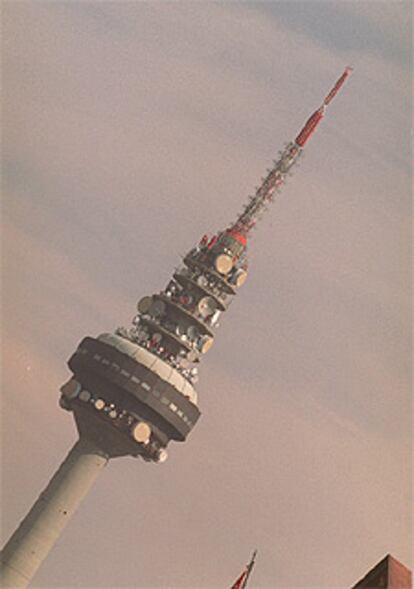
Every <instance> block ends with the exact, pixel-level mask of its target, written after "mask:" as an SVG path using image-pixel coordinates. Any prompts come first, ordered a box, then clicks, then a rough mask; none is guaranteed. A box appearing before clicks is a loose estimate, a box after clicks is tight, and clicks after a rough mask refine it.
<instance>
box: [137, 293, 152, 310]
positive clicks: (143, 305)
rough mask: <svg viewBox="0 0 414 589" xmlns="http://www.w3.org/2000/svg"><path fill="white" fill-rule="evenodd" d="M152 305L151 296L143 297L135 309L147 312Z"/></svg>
mask: <svg viewBox="0 0 414 589" xmlns="http://www.w3.org/2000/svg"><path fill="white" fill-rule="evenodd" d="M151 305H152V297H143V298H142V299H141V300H140V301H139V302H138V304H137V309H138V311H139V312H140V313H144V314H145V313H148V311H149V310H150V307H151Z"/></svg>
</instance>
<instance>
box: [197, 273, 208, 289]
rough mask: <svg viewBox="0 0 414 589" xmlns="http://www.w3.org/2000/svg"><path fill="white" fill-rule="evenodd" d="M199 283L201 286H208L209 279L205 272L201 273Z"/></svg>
mask: <svg viewBox="0 0 414 589" xmlns="http://www.w3.org/2000/svg"><path fill="white" fill-rule="evenodd" d="M197 284H198V285H199V286H201V287H206V286H207V285H208V280H207V278H206V277H205V276H204V275H203V274H200V276H199V277H198V278H197Z"/></svg>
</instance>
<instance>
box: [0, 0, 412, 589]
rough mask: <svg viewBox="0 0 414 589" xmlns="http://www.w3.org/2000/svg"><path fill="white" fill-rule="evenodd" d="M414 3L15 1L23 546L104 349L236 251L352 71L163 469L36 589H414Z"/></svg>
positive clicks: (98, 488)
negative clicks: (72, 386)
mask: <svg viewBox="0 0 414 589" xmlns="http://www.w3.org/2000/svg"><path fill="white" fill-rule="evenodd" d="M411 12H412V8H411V3H409V2H392V1H388V2H380V1H376V2H368V1H359V2H350V1H347V2H336V1H333V0H332V1H330V2H317V1H315V2H313V1H310V0H309V1H306V2H300V1H295V2H266V3H262V2H239V3H232V2H201V3H195V2H185V1H179V2H166V1H165V2H160V1H157V2H156V1H153V2H132V1H130V2H116V3H115V2H97V1H96V2H87V1H84V2H38V3H35V2H3V3H2V13H3V14H2V16H3V19H2V20H3V25H2V28H3V31H2V32H3V34H2V44H3V47H2V56H3V59H2V82H3V84H2V103H3V112H2V131H3V141H2V156H3V157H2V160H3V166H2V167H3V191H2V192H3V203H2V229H3V230H2V334H3V336H2V352H3V359H2V390H3V395H2V397H3V401H2V424H1V425H2V457H1V466H2V469H1V470H2V487H1V490H2V494H1V505H2V513H3V515H2V521H1V536H2V541H3V542H4V541H6V540H7V538H8V537H9V536H10V534H11V533H12V532H13V530H14V529H15V527H16V525H17V523H18V522H19V521H20V520H21V519H22V518H23V517H24V515H25V514H26V513H27V511H28V509H29V508H30V506H31V505H32V503H33V501H34V500H35V499H36V498H37V496H38V494H39V493H40V492H41V490H42V489H43V488H44V487H45V485H46V483H47V481H48V480H49V478H50V477H51V475H52V474H53V472H54V471H55V469H56V468H57V466H58V465H59V464H60V462H61V461H62V460H63V458H64V456H65V455H66V453H67V452H68V451H69V449H70V447H71V446H72V444H73V443H74V441H75V439H76V431H75V425H74V422H73V419H72V417H71V415H70V414H68V413H66V412H64V411H62V410H61V409H60V408H59V407H58V397H59V387H60V386H61V384H62V383H63V382H65V381H66V380H67V379H68V377H69V370H68V368H67V366H66V364H65V363H66V361H67V359H68V358H69V357H70V355H71V354H72V353H73V351H74V350H75V348H76V346H77V344H78V342H79V341H80V340H81V339H82V338H83V337H84V336H85V335H92V336H97V335H98V334H99V333H102V332H106V331H111V330H113V329H115V328H116V327H117V326H119V325H129V323H130V321H131V318H132V317H133V316H134V309H135V305H136V301H137V300H139V299H140V298H141V297H142V296H144V295H147V294H151V293H153V292H156V291H158V290H160V289H162V288H163V287H164V286H165V285H166V283H167V282H168V280H169V277H170V275H171V273H172V271H173V269H174V268H175V266H176V265H177V264H178V263H179V261H180V256H183V255H184V254H185V252H186V251H188V250H189V249H191V247H193V245H194V244H195V243H196V242H197V241H198V240H199V239H200V237H201V236H202V235H203V234H204V233H205V232H210V233H213V232H215V231H216V230H219V229H223V228H224V227H225V226H226V225H227V224H228V223H229V221H231V220H232V219H234V218H235V216H236V214H237V213H238V212H239V211H240V210H241V207H242V204H243V203H244V202H245V201H246V199H247V197H248V195H249V194H251V193H252V192H253V191H254V188H255V186H257V185H258V184H259V183H260V178H261V177H263V175H264V173H265V171H266V168H268V167H269V166H270V165H271V162H272V160H273V159H274V158H275V157H276V156H277V153H278V150H279V149H281V148H282V147H283V146H284V144H285V143H286V142H287V141H289V140H290V139H292V138H293V137H295V135H296V133H297V132H298V131H299V129H300V128H301V126H302V124H303V123H304V121H305V120H306V119H307V117H308V116H309V115H310V114H311V113H312V112H313V111H314V110H315V109H316V108H317V107H318V106H319V104H320V103H321V100H322V98H323V96H324V95H325V94H326V92H327V91H328V89H329V88H330V87H331V85H332V84H333V83H334V82H335V80H336V79H337V78H338V77H339V75H340V74H341V73H342V71H343V68H344V67H345V66H346V65H348V64H350V65H352V66H353V67H354V73H353V75H352V76H351V78H350V79H349V80H348V81H347V83H346V86H345V87H344V88H343V90H342V92H341V93H340V95H338V97H337V98H336V99H335V101H334V102H333V103H332V104H331V106H330V107H329V110H328V112H327V115H326V118H325V119H324V121H323V122H322V124H321V126H320V128H319V129H318V132H317V133H316V134H315V136H314V137H313V138H312V139H311V141H309V144H308V145H307V148H306V152H305V153H304V156H303V158H301V162H300V165H299V167H298V169H296V170H295V172H294V174H293V177H292V178H289V180H288V182H287V184H286V186H285V187H284V189H283V192H282V194H281V195H280V197H278V199H277V200H276V202H275V204H274V205H272V207H271V209H270V210H269V212H268V214H267V216H266V218H265V219H264V220H263V222H262V223H261V225H260V227H259V228H258V230H257V231H256V232H255V233H254V237H253V239H252V241H251V244H250V246H249V256H250V269H249V277H248V280H247V281H246V283H245V285H244V286H243V288H242V289H241V290H240V294H239V295H238V297H237V299H236V300H235V301H234V303H233V304H232V306H231V309H230V310H229V312H228V313H226V316H225V317H223V320H222V321H221V324H222V325H221V327H220V328H219V331H218V333H217V338H216V342H215V345H214V346H213V348H212V350H211V351H210V352H209V353H208V355H207V357H206V358H205V360H204V362H203V364H202V366H201V369H200V382H199V384H198V385H197V389H198V393H199V402H200V408H201V411H202V417H201V419H200V421H199V423H198V424H197V426H196V427H195V428H194V430H193V432H192V433H191V434H190V436H189V438H188V440H187V442H186V443H185V444H179V443H176V444H171V445H170V447H169V455H170V456H169V459H168V461H167V462H166V463H164V464H163V465H152V464H146V463H144V462H142V461H139V460H136V459H132V458H123V459H117V460H113V461H111V462H110V463H109V465H108V467H107V468H106V469H105V470H104V472H103V473H102V474H101V475H100V477H99V479H98V480H97V482H96V484H95V487H94V488H93V489H92V491H91V492H90V494H89V495H88V496H87V498H86V499H85V500H84V502H83V504H82V505H81V507H80V508H79V510H78V512H77V513H76V514H75V515H74V517H73V519H72V520H71V521H70V522H69V524H68V526H67V528H66V529H65V531H64V533H63V535H62V537H61V538H60V539H59V541H58V543H57V544H56V546H55V547H54V549H53V550H52V551H51V553H50V555H49V557H48V559H47V560H46V561H45V563H44V564H43V566H42V567H41V569H40V570H39V572H38V574H37V575H36V577H35V579H34V582H33V587H36V588H38V589H40V588H43V589H46V588H50V589H51V588H68V589H69V588H114V587H131V588H132V587H135V588H138V587H139V588H170V589H180V588H193V589H195V588H205V589H207V588H209V589H219V588H229V587H230V586H231V584H232V582H233V581H234V580H235V579H236V577H237V576H238V575H239V574H240V572H241V570H242V568H243V566H244V564H245V563H246V562H247V561H248V559H249V557H250V554H251V552H252V551H253V549H254V548H257V549H258V557H257V565H256V567H255V569H254V572H253V574H252V577H251V582H250V583H249V586H250V587H251V588H252V589H255V588H256V589H259V588H260V589H264V588H267V589H282V588H286V589H287V588H289V589H294V588H299V587H301V588H311V587H312V588H318V589H325V588H326V589H328V588H345V587H350V586H351V585H352V584H353V583H355V582H356V581H357V580H358V579H359V578H360V577H361V576H363V575H364V574H365V573H366V572H367V570H368V569H369V568H371V567H372V566H373V565H374V564H375V563H376V562H377V561H379V560H380V559H381V558H382V557H383V556H384V555H385V554H387V553H392V554H393V555H394V556H395V557H396V558H398V559H399V560H401V561H402V562H403V563H404V564H406V565H407V566H409V567H410V568H412V567H413V564H414V563H413V560H412V558H411V554H412V540H413V538H412V523H413V522H412V510H411V506H412V501H413V496H412V466H411V465H412V400H411V376H412V374H411V371H412V366H411V315H412V313H411V311H412V310H411V269H412V266H411V220H412V209H411V206H412V205H411V189H412V171H411V161H412V154H411V153H410V128H411V105H412V96H411V91H412V57H411V34H412V31H411V26H412V25H411V22H412V20H411V19H412V14H411Z"/></svg>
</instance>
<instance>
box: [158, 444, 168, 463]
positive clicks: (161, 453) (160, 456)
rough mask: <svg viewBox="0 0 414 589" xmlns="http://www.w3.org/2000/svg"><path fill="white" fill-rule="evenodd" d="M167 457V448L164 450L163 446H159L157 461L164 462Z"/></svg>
mask: <svg viewBox="0 0 414 589" xmlns="http://www.w3.org/2000/svg"><path fill="white" fill-rule="evenodd" d="M167 458H168V452H167V450H164V448H161V450H158V456H157V462H160V463H162V462H165V461H166V460H167Z"/></svg>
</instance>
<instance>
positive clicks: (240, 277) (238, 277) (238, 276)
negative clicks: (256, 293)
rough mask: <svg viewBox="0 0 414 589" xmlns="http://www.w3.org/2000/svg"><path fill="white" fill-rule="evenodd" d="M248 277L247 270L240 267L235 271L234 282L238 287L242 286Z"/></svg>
mask: <svg viewBox="0 0 414 589" xmlns="http://www.w3.org/2000/svg"><path fill="white" fill-rule="evenodd" d="M246 278H247V272H246V270H243V269H242V268H240V269H239V270H237V271H236V272H235V273H234V276H233V277H232V280H231V281H232V283H233V284H235V285H236V286H237V287H239V286H242V285H243V284H244V283H245V281H246Z"/></svg>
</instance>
